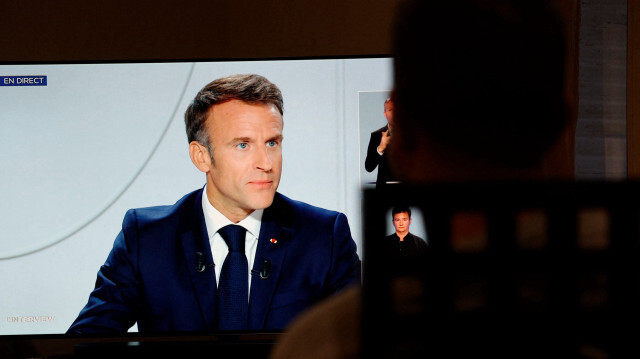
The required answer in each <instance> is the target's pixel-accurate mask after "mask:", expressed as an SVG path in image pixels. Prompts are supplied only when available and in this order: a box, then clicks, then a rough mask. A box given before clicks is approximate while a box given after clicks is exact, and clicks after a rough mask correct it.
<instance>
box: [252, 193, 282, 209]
mask: <svg viewBox="0 0 640 359" xmlns="http://www.w3.org/2000/svg"><path fill="white" fill-rule="evenodd" d="M275 194H276V193H275V191H274V192H272V193H271V194H264V193H263V194H261V195H260V197H259V198H255V200H254V201H253V203H252V206H251V208H253V209H265V208H268V207H270V206H271V204H273V197H274V196H275Z"/></svg>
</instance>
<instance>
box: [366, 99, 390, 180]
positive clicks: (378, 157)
mask: <svg viewBox="0 0 640 359" xmlns="http://www.w3.org/2000/svg"><path fill="white" fill-rule="evenodd" d="M384 118H386V119H387V124H386V125H385V126H384V127H382V128H379V129H377V130H375V131H373V132H371V138H369V145H368V146H367V157H366V158H365V160H364V168H365V169H366V170H367V172H372V171H373V170H375V169H376V168H378V173H377V175H376V187H379V186H384V185H385V184H387V183H388V182H393V181H394V176H393V175H392V174H391V167H390V166H389V159H388V154H387V152H386V151H387V148H388V147H389V145H390V144H391V131H392V126H393V101H392V100H391V99H390V98H387V99H386V100H385V101H384Z"/></svg>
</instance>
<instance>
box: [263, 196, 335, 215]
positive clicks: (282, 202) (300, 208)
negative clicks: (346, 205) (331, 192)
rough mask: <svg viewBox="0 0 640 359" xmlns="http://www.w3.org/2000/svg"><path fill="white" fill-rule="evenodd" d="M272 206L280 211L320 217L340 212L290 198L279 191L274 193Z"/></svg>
mask: <svg viewBox="0 0 640 359" xmlns="http://www.w3.org/2000/svg"><path fill="white" fill-rule="evenodd" d="M273 206H274V208H277V209H278V210H280V211H289V212H292V213H291V214H298V215H312V216H320V217H335V216H337V215H338V214H340V213H339V212H337V211H333V210H330V209H326V208H321V207H317V206H314V205H312V204H309V203H306V202H302V201H298V200H295V199H291V198H289V197H287V196H285V195H283V194H281V193H276V195H275V197H274V199H273Z"/></svg>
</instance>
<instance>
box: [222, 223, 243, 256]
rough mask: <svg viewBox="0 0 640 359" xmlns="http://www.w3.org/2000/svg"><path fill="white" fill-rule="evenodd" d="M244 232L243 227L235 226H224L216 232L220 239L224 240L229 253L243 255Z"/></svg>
mask: <svg viewBox="0 0 640 359" xmlns="http://www.w3.org/2000/svg"><path fill="white" fill-rule="evenodd" d="M245 232H246V229H244V227H242V226H237V225H235V224H230V225H228V226H224V227H222V228H220V229H219V230H218V233H220V235H221V236H222V239H224V241H225V243H227V247H229V252H242V253H244V240H245V238H244V237H245V235H244V234H245Z"/></svg>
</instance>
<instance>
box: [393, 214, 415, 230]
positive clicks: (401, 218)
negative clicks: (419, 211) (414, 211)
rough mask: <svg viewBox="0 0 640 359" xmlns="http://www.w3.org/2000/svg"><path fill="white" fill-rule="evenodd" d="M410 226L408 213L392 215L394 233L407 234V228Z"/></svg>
mask: <svg viewBox="0 0 640 359" xmlns="http://www.w3.org/2000/svg"><path fill="white" fill-rule="evenodd" d="M410 225H411V218H410V217H409V213H407V212H400V213H396V214H394V215H393V226H394V227H396V233H398V234H406V233H408V232H409V226H410Z"/></svg>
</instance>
